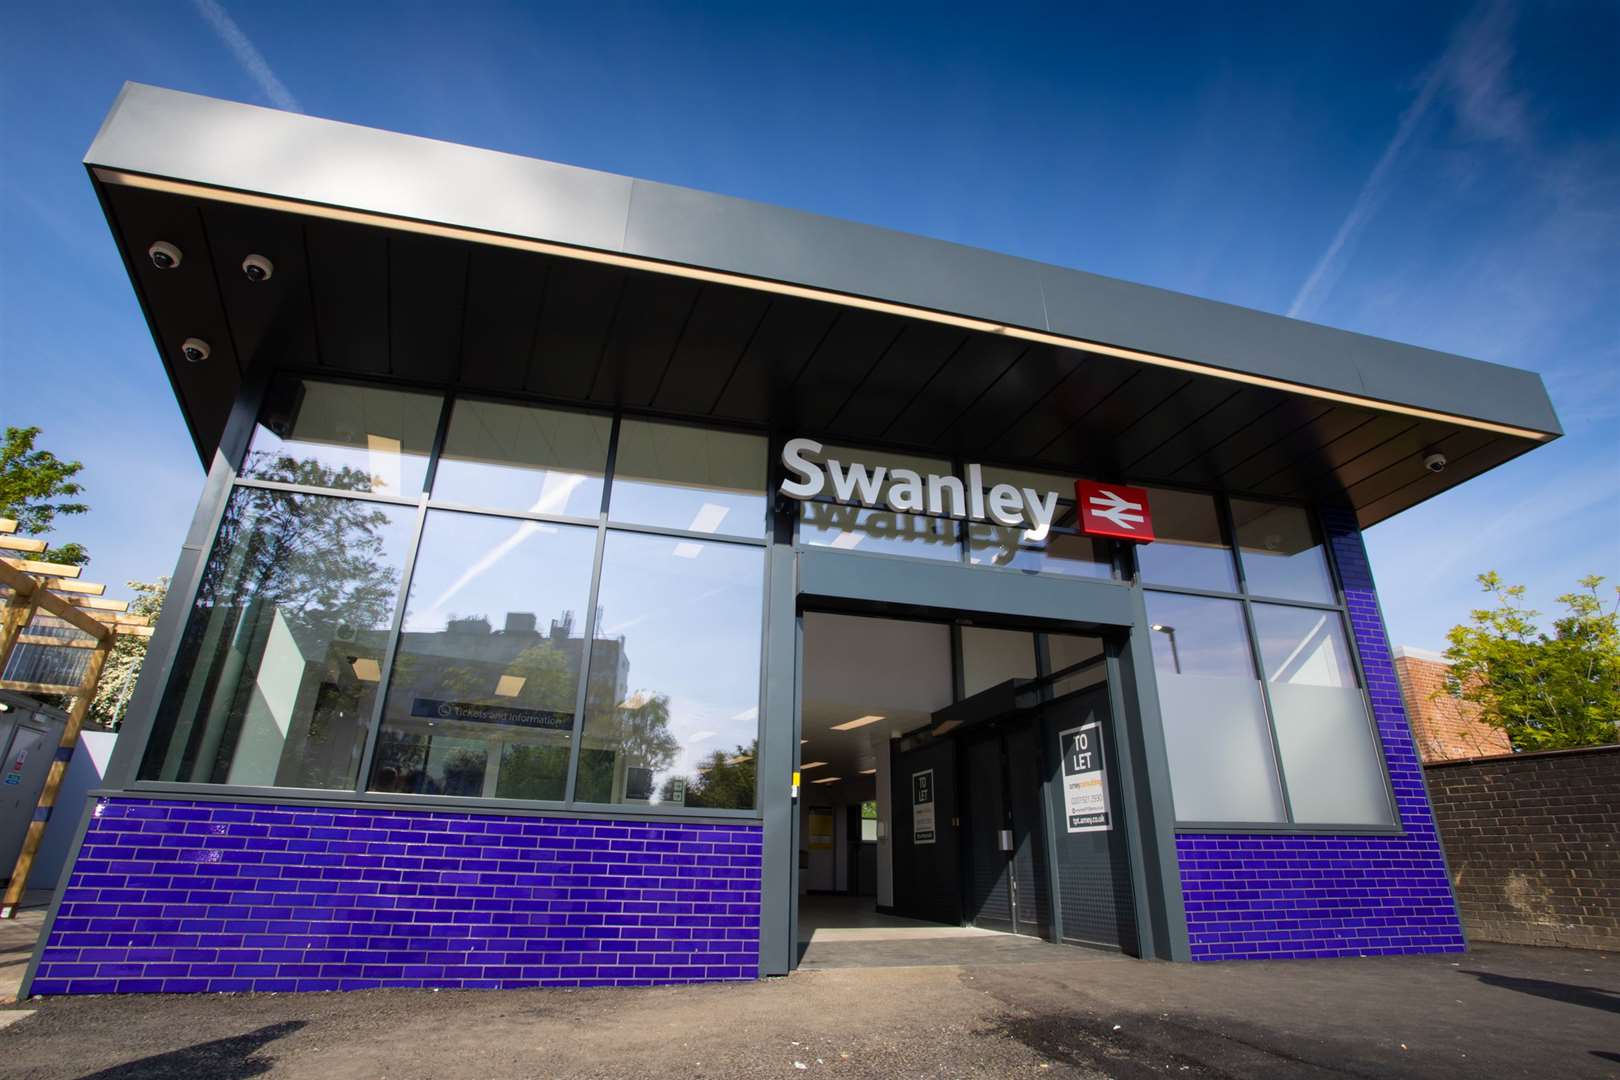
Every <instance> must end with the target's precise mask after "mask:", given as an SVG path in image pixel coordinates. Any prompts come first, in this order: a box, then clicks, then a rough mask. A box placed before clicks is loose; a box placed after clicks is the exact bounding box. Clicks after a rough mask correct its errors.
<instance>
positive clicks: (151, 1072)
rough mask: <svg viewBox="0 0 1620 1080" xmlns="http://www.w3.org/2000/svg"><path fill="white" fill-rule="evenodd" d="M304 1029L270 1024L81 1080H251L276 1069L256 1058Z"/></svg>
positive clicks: (286, 1023)
mask: <svg viewBox="0 0 1620 1080" xmlns="http://www.w3.org/2000/svg"><path fill="white" fill-rule="evenodd" d="M303 1026H304V1021H302V1020H287V1021H284V1022H282V1023H280V1024H267V1025H265V1026H264V1027H262V1028H259V1029H258V1030H256V1031H250V1032H248V1033H247V1034H246V1035H235V1036H232V1037H231V1038H228V1039H215V1040H213V1041H212V1042H205V1043H197V1044H196V1045H194V1046H187V1047H185V1048H183V1049H180V1050H171V1051H169V1052H168V1053H166V1054H153V1055H152V1056H151V1057H144V1058H140V1059H139V1060H137V1061H130V1062H126V1063H124V1064H122V1065H114V1066H113V1067H112V1068H110V1069H101V1070H99V1071H97V1072H93V1073H86V1074H85V1075H84V1076H81V1077H79V1080H175V1078H178V1077H188V1076H195V1077H206V1078H207V1080H248V1078H249V1077H254V1076H261V1075H263V1074H264V1073H267V1072H269V1071H270V1070H271V1069H272V1068H274V1067H275V1063H274V1062H273V1061H272V1060H271V1059H269V1058H263V1057H256V1056H255V1055H256V1054H258V1052H259V1051H260V1050H262V1049H264V1047H265V1046H266V1045H267V1044H269V1043H272V1042H274V1041H276V1040H277V1039H279V1038H281V1037H282V1036H284V1035H291V1034H292V1033H293V1032H295V1031H297V1030H298V1029H300V1028H302V1027H303Z"/></svg>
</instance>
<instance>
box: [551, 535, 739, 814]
mask: <svg viewBox="0 0 1620 1080" xmlns="http://www.w3.org/2000/svg"><path fill="white" fill-rule="evenodd" d="M764 573H765V553H764V551H763V550H762V549H760V548H757V547H747V546H743V545H740V544H720V543H696V542H693V541H690V540H675V539H671V538H667V537H658V536H645V535H641V534H638V533H621V532H614V533H609V534H608V538H607V549H606V551H605V552H604V554H603V562H602V583H601V589H600V592H599V595H598V599H597V611H598V612H599V614H598V616H597V628H596V635H595V640H593V641H592V642H591V669H590V680H589V683H588V690H587V695H586V704H585V734H584V737H583V740H582V742H581V744H580V756H579V779H578V786H577V787H576V789H575V793H574V797H575V798H576V799H577V800H579V801H581V802H595V803H640V804H654V805H659V806H663V807H674V806H680V805H686V806H703V807H727V808H735V809H749V808H752V807H753V805H754V769H755V765H756V763H755V755H756V754H757V753H758V735H759V649H760V631H761V626H760V619H761V616H762V612H763V602H764Z"/></svg>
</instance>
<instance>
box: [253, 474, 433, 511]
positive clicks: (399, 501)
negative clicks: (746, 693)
mask: <svg viewBox="0 0 1620 1080" xmlns="http://www.w3.org/2000/svg"><path fill="white" fill-rule="evenodd" d="M236 486H237V487H244V488H262V489H263V490H266V491H285V492H288V493H290V494H293V495H320V496H324V497H326V498H333V499H354V500H356V501H357V502H374V503H387V504H388V505H389V506H420V505H421V503H422V497H421V495H415V496H412V497H410V498H406V497H404V496H402V495H379V494H377V493H376V492H372V491H353V490H350V489H348V488H329V487H316V486H314V485H312V484H288V483H285V482H283V481H281V480H260V479H258V478H256V477H250V476H240V477H237V479H236Z"/></svg>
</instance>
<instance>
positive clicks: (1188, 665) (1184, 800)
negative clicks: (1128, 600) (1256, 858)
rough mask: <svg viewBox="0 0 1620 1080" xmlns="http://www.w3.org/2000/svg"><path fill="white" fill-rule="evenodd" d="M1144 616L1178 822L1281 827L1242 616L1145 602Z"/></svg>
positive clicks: (1228, 608)
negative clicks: (1241, 823)
mask: <svg viewBox="0 0 1620 1080" xmlns="http://www.w3.org/2000/svg"><path fill="white" fill-rule="evenodd" d="M1147 612H1148V622H1149V624H1150V634H1149V636H1150V638H1151V640H1152V642H1153V671H1154V674H1155V675H1156V676H1157V679H1158V683H1159V707H1160V710H1161V712H1162V713H1163V715H1164V737H1165V742H1166V743H1167V745H1168V749H1169V753H1170V779H1171V786H1172V787H1173V788H1174V789H1175V799H1176V817H1177V818H1178V819H1179V820H1181V821H1249V822H1275V821H1283V820H1285V819H1286V815H1285V814H1284V813H1283V801H1282V791H1281V788H1280V786H1279V785H1278V783H1277V770H1276V765H1275V762H1274V760H1273V755H1272V748H1271V732H1270V729H1269V728H1268V726H1267V724H1266V712H1265V706H1264V704H1263V702H1262V698H1261V694H1260V680H1259V679H1258V678H1257V677H1256V673H1255V667H1254V657H1253V654H1252V652H1251V651H1250V649H1249V639H1248V632H1247V631H1246V630H1245V629H1244V626H1243V608H1242V606H1241V605H1240V604H1239V603H1238V602H1237V601H1236V600H1213V599H1209V598H1207V597H1201V596H1181V595H1178V594H1175V593H1154V592H1150V593H1148V594H1147Z"/></svg>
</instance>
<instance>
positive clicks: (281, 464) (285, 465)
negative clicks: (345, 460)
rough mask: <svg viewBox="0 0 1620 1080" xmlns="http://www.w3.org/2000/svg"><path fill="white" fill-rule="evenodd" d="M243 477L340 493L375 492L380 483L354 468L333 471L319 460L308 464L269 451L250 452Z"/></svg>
mask: <svg viewBox="0 0 1620 1080" xmlns="http://www.w3.org/2000/svg"><path fill="white" fill-rule="evenodd" d="M242 475H243V476H251V477H253V478H254V479H255V480H274V481H277V482H278V483H282V484H302V485H304V486H305V487H319V488H333V489H336V490H338V491H371V490H372V487H373V485H374V484H375V482H376V478H375V477H373V476H372V475H371V474H370V473H368V472H366V471H365V470H364V469H356V468H354V467H353V466H352V465H343V466H340V467H337V468H333V467H332V466H330V465H323V464H321V463H320V462H319V461H313V460H310V461H305V460H302V459H299V458H296V457H293V456H292V455H291V454H278V453H275V452H274V451H268V450H256V451H252V452H250V453H249V454H248V455H247V458H246V459H245V460H244V461H243V462H242Z"/></svg>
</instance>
